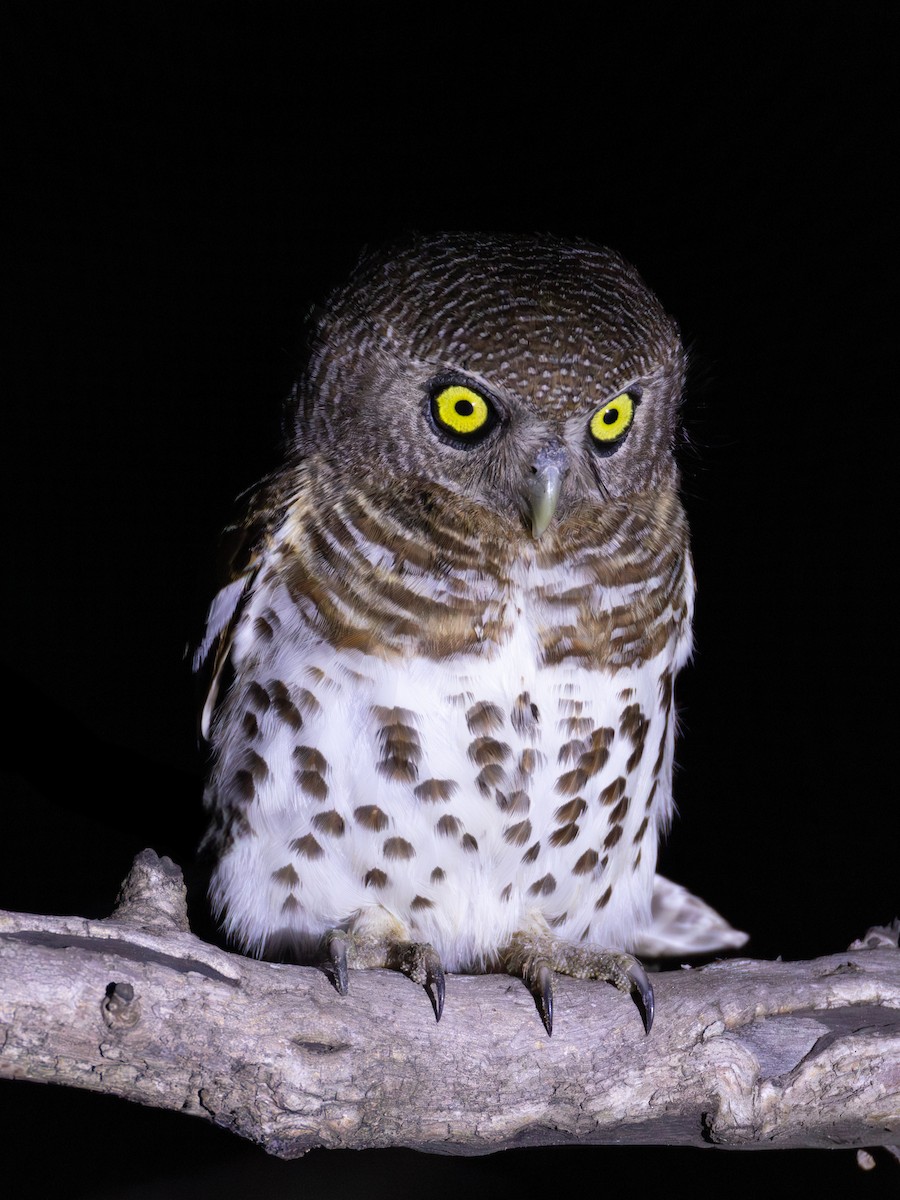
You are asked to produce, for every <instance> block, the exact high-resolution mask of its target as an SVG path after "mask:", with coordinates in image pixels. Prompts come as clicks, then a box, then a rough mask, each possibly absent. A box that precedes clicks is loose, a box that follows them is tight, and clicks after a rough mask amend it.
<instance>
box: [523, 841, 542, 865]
mask: <svg viewBox="0 0 900 1200" xmlns="http://www.w3.org/2000/svg"><path fill="white" fill-rule="evenodd" d="M540 852H541V843H540V842H535V843H534V845H533V846H529V847H528V849H527V850H526V851H525V853H524V854H523V855H522V862H523V863H533V862H534V861H535V860H536V859H537V856H538V855H539V854H540Z"/></svg>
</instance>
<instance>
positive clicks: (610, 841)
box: [603, 825, 622, 850]
mask: <svg viewBox="0 0 900 1200" xmlns="http://www.w3.org/2000/svg"><path fill="white" fill-rule="evenodd" d="M621 836H622V826H621V825H613V827H612V829H611V830H610V831H609V833H608V834H607V835H606V839H605V841H604V842H603V849H604V850H611V849H612V848H613V846H615V845H616V844H617V843H618V841H619V839H620V838H621Z"/></svg>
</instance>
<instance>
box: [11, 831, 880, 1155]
mask: <svg viewBox="0 0 900 1200" xmlns="http://www.w3.org/2000/svg"><path fill="white" fill-rule="evenodd" d="M896 940H897V925H896V923H895V925H894V926H893V927H892V928H891V929H890V930H873V931H871V934H870V935H868V936H867V939H866V940H865V941H864V942H861V943H857V944H856V945H854V947H853V948H852V949H851V950H849V951H846V952H845V953H843V954H835V955H831V956H828V957H826V958H819V959H816V960H814V961H812V962H800V963H783V962H753V961H749V960H746V959H737V960H731V961H728V962H722V963H717V964H714V965H712V966H707V967H704V968H701V969H698V970H679V971H672V972H668V973H662V974H658V975H655V976H654V984H655V987H656V994H657V1018H656V1024H655V1025H654V1027H653V1031H652V1033H651V1034H650V1036H649V1037H645V1036H644V1033H643V1030H642V1027H641V1022H640V1020H639V1018H638V1013H637V1011H636V1009H635V1007H634V1006H633V1004H631V1003H630V1002H629V1000H628V999H627V998H625V997H623V996H621V995H619V994H618V993H617V992H616V991H615V990H614V989H612V988H610V987H607V986H606V985H603V984H596V983H584V982H578V981H575V980H568V979H560V980H559V983H558V991H557V1017H556V1023H555V1025H554V1033H553V1037H552V1038H548V1037H547V1036H546V1034H545V1033H544V1030H543V1028H542V1026H541V1023H540V1020H539V1019H538V1016H537V1013H536V1011H535V1006H534V1002H533V1000H532V998H531V996H530V995H529V993H528V992H527V991H526V990H525V988H524V987H523V986H522V984H521V983H519V982H518V981H516V980H513V979H510V978H508V977H506V976H481V977H475V976H452V977H450V978H449V979H448V985H447V1004H446V1008H445V1012H444V1017H443V1019H442V1021H441V1023H440V1024H439V1025H436V1024H435V1021H434V1016H433V1014H432V1010H431V1005H430V1004H429V1003H428V1000H427V999H426V997H425V994H424V992H422V991H421V989H419V988H418V987H416V986H415V985H414V984H412V983H410V982H409V981H408V980H406V979H404V978H403V977H402V976H399V975H396V974H392V973H390V972H387V971H365V972H357V973H353V974H351V983H350V994H349V996H347V997H345V998H341V997H339V996H338V995H337V994H336V993H335V990H334V988H333V987H332V985H331V983H330V981H329V979H328V978H327V976H326V975H325V974H323V973H322V972H320V971H318V970H315V969H313V968H304V967H295V966H280V965H273V964H271V963H263V962H256V961H254V960H252V959H248V958H244V957H242V956H240V955H235V954H227V953H225V952H224V951H222V950H219V949H217V948H216V947H214V946H210V945H207V944H206V943H204V942H201V941H200V940H199V939H198V938H196V937H194V936H193V934H191V933H190V931H189V929H188V923H187V913H186V909H185V903H184V888H183V884H182V879H181V872H180V871H179V869H178V868H177V867H176V866H175V865H174V864H173V863H172V862H171V861H170V860H168V859H165V858H164V859H159V858H157V856H156V855H155V854H154V853H153V852H152V851H149V850H147V851H144V853H143V854H141V855H139V856H138V858H137V859H136V860H135V863H134V866H133V868H132V871H131V874H130V875H129V876H128V878H127V879H126V881H125V884H124V885H123V889H122V894H121V896H120V901H119V904H118V906H117V908H116V911H115V913H114V915H113V916H112V917H111V918H110V919H109V920H106V921H88V920H85V919H82V918H79V917H43V916H29V915H25V914H16V913H3V914H0V1076H4V1077H6V1078H11V1079H31V1080H42V1081H45V1082H53V1083H63V1084H69V1085H72V1086H75V1087H84V1088H91V1089H93V1090H95V1091H104V1092H111V1093H114V1094H116V1095H118V1096H123V1097H125V1098H127V1099H130V1100H135V1101H137V1102H138V1103H141V1104H150V1105H156V1106H160V1107H164V1108H172V1109H180V1110H182V1111H183V1112H186V1113H193V1114H195V1115H198V1116H202V1117H205V1118H206V1119H208V1120H212V1121H214V1122H215V1123H216V1124H218V1125H222V1126H224V1127H226V1128H228V1129H231V1130H233V1131H234V1132H235V1133H238V1134H240V1135H241V1136H243V1137H246V1138H250V1139H251V1140H253V1141H255V1142H259V1143H261V1144H262V1145H263V1146H264V1147H265V1148H266V1149H267V1150H268V1151H269V1152H270V1153H272V1154H277V1155H280V1156H282V1157H284V1158H293V1157H296V1156H298V1155H301V1154H303V1153H304V1152H305V1151H307V1150H309V1149H311V1148H312V1147H314V1146H329V1147H345V1148H347V1147H353V1148H357V1149H362V1148H366V1147H373V1146H409V1147H414V1148H415V1149H418V1150H427V1151H433V1152H437V1153H445V1154H486V1153H489V1152H491V1151H494V1150H500V1149H503V1148H506V1147H511V1146H527V1145H551V1144H555V1145H561V1144H566V1143H572V1142H579V1143H582V1144H586V1143H606V1144H625V1143H631V1144H636V1143H642V1144H656V1145H659V1144H678V1145H700V1144H704V1143H705V1144H710V1143H712V1144H715V1145H719V1146H728V1147H731V1148H754V1147H780V1148H784V1147H797V1146H807V1147H838V1146H841V1147H850V1146H856V1147H860V1146H877V1145H887V1144H890V1143H897V1142H900V952H898V950H897V948H896Z"/></svg>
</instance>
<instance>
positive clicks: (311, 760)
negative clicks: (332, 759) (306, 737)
mask: <svg viewBox="0 0 900 1200" xmlns="http://www.w3.org/2000/svg"><path fill="white" fill-rule="evenodd" d="M291 757H292V758H293V760H294V762H295V763H296V764H297V766H298V767H300V768H301V770H304V771H316V772H317V773H318V774H319V775H324V774H325V772H326V771H327V770H328V762H327V760H326V758H325V755H324V754H321V753H320V752H319V751H318V750H316V749H314V748H313V747H312V746H295V747H294V749H293V750H292V751H291Z"/></svg>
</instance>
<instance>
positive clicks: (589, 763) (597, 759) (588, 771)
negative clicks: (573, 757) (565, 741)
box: [578, 746, 609, 779]
mask: <svg viewBox="0 0 900 1200" xmlns="http://www.w3.org/2000/svg"><path fill="white" fill-rule="evenodd" d="M607 762H609V751H608V750H607V749H606V747H605V746H600V747H598V748H597V749H596V750H588V751H587V753H585V754H582V756H581V757H580V758H579V760H578V769H579V770H580V771H583V772H584V773H585V775H586V776H587V777H588V778H589V779H591V778H593V776H594V775H599V773H600V772H601V771H602V770H603V768H604V767H605V766H606V764H607Z"/></svg>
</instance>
